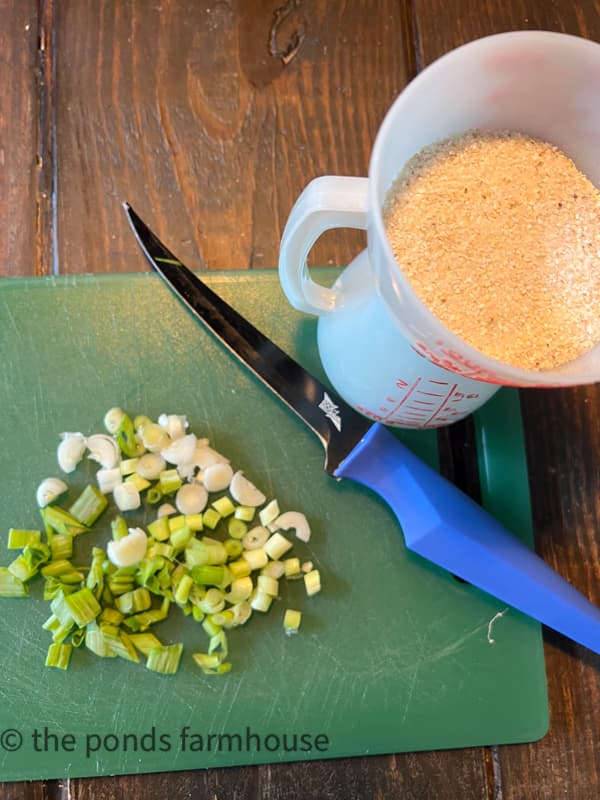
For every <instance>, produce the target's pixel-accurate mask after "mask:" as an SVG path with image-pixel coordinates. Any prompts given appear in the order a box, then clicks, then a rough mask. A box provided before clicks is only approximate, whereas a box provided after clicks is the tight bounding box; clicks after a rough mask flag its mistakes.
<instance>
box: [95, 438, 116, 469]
mask: <svg viewBox="0 0 600 800" xmlns="http://www.w3.org/2000/svg"><path fill="white" fill-rule="evenodd" d="M86 445H87V449H88V450H89V451H90V454H89V455H88V458H91V460H92V461H96V462H97V463H98V464H100V466H101V467H103V468H104V469H114V468H115V467H116V466H117V465H118V464H119V462H120V461H121V450H120V448H119V445H118V444H117V442H116V441H115V440H114V439H113V438H112V436H108V435H107V434H106V433H95V434H94V435H93V436H88V438H87V439H86Z"/></svg>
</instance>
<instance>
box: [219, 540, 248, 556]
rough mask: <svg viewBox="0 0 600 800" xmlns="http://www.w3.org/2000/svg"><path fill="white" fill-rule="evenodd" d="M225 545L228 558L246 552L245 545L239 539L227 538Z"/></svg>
mask: <svg viewBox="0 0 600 800" xmlns="http://www.w3.org/2000/svg"><path fill="white" fill-rule="evenodd" d="M223 547H224V548H225V550H226V552H227V558H239V557H240V556H241V555H242V553H243V552H244V545H243V544H242V543H241V542H240V541H239V539H226V540H225V541H224V542H223Z"/></svg>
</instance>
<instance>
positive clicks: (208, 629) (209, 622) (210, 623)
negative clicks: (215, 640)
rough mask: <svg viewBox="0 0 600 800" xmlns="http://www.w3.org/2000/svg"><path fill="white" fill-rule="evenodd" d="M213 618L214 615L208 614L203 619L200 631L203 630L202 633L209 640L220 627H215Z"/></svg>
mask: <svg viewBox="0 0 600 800" xmlns="http://www.w3.org/2000/svg"><path fill="white" fill-rule="evenodd" d="M214 616H215V615H214V614H210V615H209V616H207V617H205V619H204V620H203V622H202V629H203V630H204V633H206V635H207V636H210V637H211V638H212V637H213V636H216V635H217V634H218V633H220V631H221V626H220V625H217V623H216V622H215V620H214Z"/></svg>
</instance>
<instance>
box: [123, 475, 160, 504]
mask: <svg viewBox="0 0 600 800" xmlns="http://www.w3.org/2000/svg"><path fill="white" fill-rule="evenodd" d="M125 483H132V484H133V485H134V486H135V488H136V489H137V490H138V492H143V491H145V490H146V489H148V488H149V487H150V486H151V485H152V484H151V483H150V481H149V480H147V479H146V478H142V476H141V475H138V474H137V472H134V473H133V474H132V475H128V476H127V477H126V478H125ZM158 491H160V489H159V490H158ZM161 497H162V493H161ZM159 500H160V498H159ZM156 502H158V500H157V501H156Z"/></svg>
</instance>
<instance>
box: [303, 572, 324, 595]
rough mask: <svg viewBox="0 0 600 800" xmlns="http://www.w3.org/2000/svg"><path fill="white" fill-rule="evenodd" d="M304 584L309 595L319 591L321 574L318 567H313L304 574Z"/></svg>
mask: <svg viewBox="0 0 600 800" xmlns="http://www.w3.org/2000/svg"><path fill="white" fill-rule="evenodd" d="M304 586H305V588H306V594H307V595H309V597H310V596H312V595H313V594H317V592H320V591H321V576H320V574H319V570H318V569H313V570H312V571H311V572H307V573H306V574H305V575H304Z"/></svg>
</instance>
